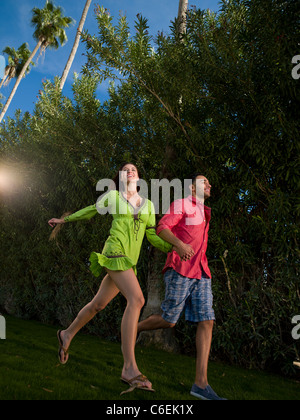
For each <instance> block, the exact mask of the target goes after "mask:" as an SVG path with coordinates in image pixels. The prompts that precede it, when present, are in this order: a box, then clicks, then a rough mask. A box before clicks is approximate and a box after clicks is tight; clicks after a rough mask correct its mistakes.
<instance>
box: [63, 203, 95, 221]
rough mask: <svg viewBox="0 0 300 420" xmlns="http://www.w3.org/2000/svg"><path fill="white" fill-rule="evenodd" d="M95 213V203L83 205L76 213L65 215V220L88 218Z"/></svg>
mask: <svg viewBox="0 0 300 420" xmlns="http://www.w3.org/2000/svg"><path fill="white" fill-rule="evenodd" d="M96 214H97V209H96V204H93V205H92V206H88V207H85V208H84V209H81V210H79V211H77V212H76V213H73V214H71V215H70V216H67V217H65V219H64V220H65V222H77V221H78V220H90V219H91V218H92V217H94V216H95V215H96Z"/></svg>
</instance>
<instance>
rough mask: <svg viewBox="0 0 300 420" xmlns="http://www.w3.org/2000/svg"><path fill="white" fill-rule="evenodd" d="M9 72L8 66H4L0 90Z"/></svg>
mask: <svg viewBox="0 0 300 420" xmlns="http://www.w3.org/2000/svg"><path fill="white" fill-rule="evenodd" d="M9 70H10V68H9V66H6V67H5V73H4V76H3V79H2V80H1V83H0V89H1V88H2V86H3V84H4V82H5V80H6V79H7V77H8V75H9Z"/></svg>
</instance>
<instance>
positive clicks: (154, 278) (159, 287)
mask: <svg viewBox="0 0 300 420" xmlns="http://www.w3.org/2000/svg"><path fill="white" fill-rule="evenodd" d="M174 159H176V156H175V153H174V150H173V149H172V147H171V146H169V145H167V146H166V149H165V159H164V165H163V167H162V169H161V171H160V174H159V177H160V179H162V178H168V177H170V176H171V174H170V172H169V169H168V168H169V162H172V161H174ZM165 261H166V255H165V254H163V253H162V252H161V251H160V250H158V249H157V248H154V247H151V249H150V252H149V264H148V277H147V304H146V306H145V308H144V311H143V314H142V319H146V318H147V317H148V316H150V315H152V314H160V313H161V303H162V300H163V299H164V284H163V275H162V269H163V267H164V265H165ZM174 332H175V331H174V329H160V330H153V331H143V332H142V333H141V334H140V336H139V343H140V344H142V345H146V346H147V345H151V344H154V345H155V346H156V347H158V348H161V349H163V350H166V351H171V352H173V353H174V352H177V351H179V346H178V344H177V342H176V340H175V337H174Z"/></svg>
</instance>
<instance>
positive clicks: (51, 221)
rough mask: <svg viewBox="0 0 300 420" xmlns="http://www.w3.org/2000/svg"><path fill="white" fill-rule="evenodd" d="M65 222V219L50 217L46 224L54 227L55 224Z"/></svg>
mask: <svg viewBox="0 0 300 420" xmlns="http://www.w3.org/2000/svg"><path fill="white" fill-rule="evenodd" d="M64 223H66V222H65V219H51V220H49V221H48V225H50V226H51V227H55V226H56V225H62V224H64Z"/></svg>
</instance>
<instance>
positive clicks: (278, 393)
mask: <svg viewBox="0 0 300 420" xmlns="http://www.w3.org/2000/svg"><path fill="white" fill-rule="evenodd" d="M6 322H7V326H6V340H0V400H87V399H90V400H121V401H126V400H194V401H195V400H197V399H196V398H194V397H192V396H191V395H190V394H189V392H190V388H191V385H192V383H193V379H194V368H195V360H194V358H191V357H188V356H183V355H176V354H170V353H166V352H162V351H159V350H156V349H153V348H143V347H140V346H137V348H136V356H137V361H138V365H139V368H140V370H141V371H142V372H143V373H144V374H145V375H147V376H148V377H149V379H150V380H151V382H152V383H153V388H154V389H155V390H156V393H150V392H144V391H141V390H135V391H134V392H132V393H130V394H126V395H123V396H122V397H120V393H121V392H122V391H124V390H126V389H127V388H126V387H127V386H126V385H125V384H122V383H121V381H120V374H121V369H122V360H123V359H122V355H121V348H120V344H119V343H117V344H116V343H110V342H106V341H103V340H100V339H99V338H97V337H94V336H89V335H84V334H78V335H77V337H76V338H75V339H74V341H73V343H72V348H71V351H70V359H69V362H68V363H67V364H66V365H65V366H62V365H60V364H59V362H58V358H57V349H58V342H57V338H56V330H57V329H58V328H55V327H53V326H47V325H43V324H40V323H38V322H32V321H24V320H20V319H17V318H13V317H10V316H7V317H6ZM209 381H210V385H211V386H212V387H213V388H214V389H215V391H216V392H217V393H219V395H221V396H223V397H225V398H228V399H230V400H255V399H260V400H282V399H286V400H292V399H294V400H299V398H300V383H299V377H298V381H297V380H296V378H295V380H288V379H285V378H282V377H280V376H276V375H270V374H267V373H263V372H257V371H248V370H245V369H240V368H237V367H232V366H228V365H225V364H221V363H214V362H211V363H210V365H209Z"/></svg>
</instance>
